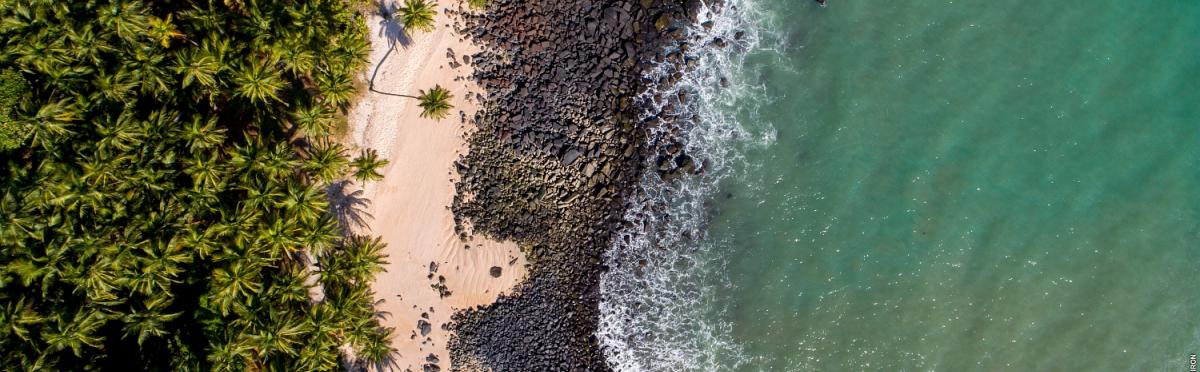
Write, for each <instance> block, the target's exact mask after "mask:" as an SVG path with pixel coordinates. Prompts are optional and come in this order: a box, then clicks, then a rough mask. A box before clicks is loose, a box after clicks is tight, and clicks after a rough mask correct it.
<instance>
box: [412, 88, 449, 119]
mask: <svg viewBox="0 0 1200 372" xmlns="http://www.w3.org/2000/svg"><path fill="white" fill-rule="evenodd" d="M452 98H454V96H453V95H451V94H450V91H449V90H447V89H446V88H442V86H441V85H434V86H433V88H431V89H429V90H422V91H421V94H420V95H418V96H417V100H418V101H420V103H418V104H417V105H418V106H421V117H423V118H431V119H435V120H441V119H445V118H446V117H447V116H450V109H453V108H454V106H453V105H451V104H450V99H452Z"/></svg>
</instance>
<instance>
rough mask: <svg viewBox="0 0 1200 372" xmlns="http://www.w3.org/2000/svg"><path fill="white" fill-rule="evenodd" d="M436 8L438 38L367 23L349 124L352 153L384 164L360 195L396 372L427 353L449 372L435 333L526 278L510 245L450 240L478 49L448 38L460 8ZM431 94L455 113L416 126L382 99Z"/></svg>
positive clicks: (414, 115) (404, 102)
mask: <svg viewBox="0 0 1200 372" xmlns="http://www.w3.org/2000/svg"><path fill="white" fill-rule="evenodd" d="M440 5H441V8H439V11H438V16H437V29H436V30H435V31H433V32H429V33H420V32H415V33H412V34H411V35H407V36H402V32H401V30H400V26H399V25H398V24H396V23H395V22H394V21H390V20H385V19H383V18H381V17H380V16H379V15H372V16H371V17H370V19H368V21H367V22H368V25H369V26H370V28H371V43H372V46H373V48H372V49H373V50H372V52H371V55H370V60H369V68H368V69H367V71H366V72H365V73H364V74H365V76H364V79H367V80H369V79H371V77H372V75H373V76H374V91H369V92H364V93H363V94H362V96H360V99H359V101H358V102H356V104H355V105H354V106H353V107H352V109H351V110H350V113H349V116H348V121H349V123H348V125H349V133H348V134H347V137H348V138H347V142H349V145H351V146H353V147H355V148H356V149H355V150H354V151H355V153H357V151H358V150H357V149H358V148H373V149H375V150H376V151H378V152H379V154H380V156H381V157H383V158H386V159H388V160H389V162H390V163H389V165H388V166H387V167H386V168H385V169H384V170H383V174H384V179H383V180H381V181H377V182H371V183H368V184H366V185H364V186H363V187H362V191H363V194H362V197H364V198H366V199H367V200H369V201H370V203H369V207H368V208H367V210H366V212H367V216H365V224H366V225H365V226H362V227H361V232H363V233H368V234H373V235H378V236H381V237H382V239H383V241H384V242H385V243H387V250H386V253H387V255H388V258H387V261H388V265H387V266H386V269H387V272H385V273H381V274H379V275H378V276H376V278H375V285H374V288H375V292H376V296H377V299H378V300H380V301H382V302H381V303H380V304H379V310H380V311H383V312H385V313H386V314H387V315H386V316H385V318H384V321H383V323H384V326H387V327H392V328H394V329H395V336H396V337H395V339H394V341H393V345H394V346H395V347H396V349H397V350H398V351H399V355H398V356H397V360H396V361H397V363H396V365H395V367H394V368H395V370H400V371H403V370H406V369H407V370H414V371H419V370H422V366H423V365H425V364H427V363H430V362H432V361H433V360H434V359H433V358H430V357H429V356H430V355H431V354H432V355H433V356H434V357H435V358H436V360H437V362H436V364H438V365H439V366H440V367H441V368H443V369H446V368H448V367H450V366H449V364H450V359H449V354H448V351H447V349H446V344H447V341H448V339H449V334H448V333H449V332H447V331H446V330H444V329H443V328H442V326H443V325H444V324H446V323H448V322H449V321H450V317H451V315H453V313H454V312H455V311H456V310H459V309H465V308H470V307H474V306H478V305H484V304H488V303H491V302H492V301H494V300H495V299H496V298H497V296H499V295H500V294H501V293H503V292H505V291H508V290H510V289H511V288H512V287H513V286H514V285H515V284H516V283H518V282H519V281H520V280H521V279H522V278H523V277H524V275H525V259H524V257H523V255H522V254H521V252H520V251H519V249H518V248H517V246H516V244H515V243H513V242H498V241H493V240H489V239H486V238H484V237H482V236H473V237H470V238H469V239H468V240H466V241H464V240H461V239H460V238H459V236H458V235H456V234H455V229H454V218H453V215H452V213H451V211H450V208H449V206H450V204H451V201H452V199H453V197H454V194H455V190H454V181H455V178H456V177H457V175H456V173H455V172H454V165H453V164H454V161H455V159H457V158H458V157H459V155H460V154H463V153H465V151H466V149H467V145H466V141H465V134H466V133H467V131H469V130H470V129H471V127H472V126H471V125H470V124H464V123H463V121H462V118H463V117H466V118H470V117H472V116H473V114H474V110H475V107H474V103H473V102H471V101H473V100H468V99H467V98H466V97H468V96H474V95H475V92H476V88H475V87H474V85H473V84H472V83H470V82H469V81H468V79H466V77H467V76H469V75H470V72H471V71H470V66H469V65H467V64H463V59H462V56H464V55H470V54H471V53H473V52H474V50H475V48H474V47H473V46H471V45H470V43H469V42H468V41H464V40H463V39H462V37H461V36H460V35H458V34H457V33H456V32H455V31H454V27H453V17H451V16H449V15H447V12H446V10H447V9H446V8H447V7H450V8H457V7H458V4H457V2H454V3H451V2H450V1H449V0H443V1H442V2H441V3H440ZM389 49H391V53H390V54H389V53H388V51H389ZM450 50H452V51H453V56H454V58H456V61H457V63H455V64H454V65H453V66H452V64H451V62H452V59H451V57H450V56H449V55H448V51H450ZM385 56H386V59H385ZM381 60H383V63H382V64H381V63H380V61H381ZM459 64H461V65H459ZM376 66H378V68H376ZM455 66H457V67H455ZM434 85H441V86H443V87H445V88H447V89H449V90H450V91H451V92H452V94H453V95H454V99H453V100H452V103H453V105H454V107H455V108H454V109H453V110H452V114H451V115H450V116H449V117H447V118H446V119H443V120H441V121H435V120H433V119H427V118H421V117H419V114H420V111H421V109H420V107H418V106H417V100H416V99H412V98H405V97H398V96H393V95H389V93H391V94H406V95H417V94H418V91H419V90H421V89H429V88H431V87H433V86H434ZM494 268H499V271H500V273H499V277H495V276H493V274H495V273H494V272H493V271H494V270H495V269H494ZM442 286H444V287H442ZM438 287H442V288H444V290H443V289H439V288H438ZM447 291H448V293H449V295H448V296H444V294H446V292H447ZM426 324H427V325H426Z"/></svg>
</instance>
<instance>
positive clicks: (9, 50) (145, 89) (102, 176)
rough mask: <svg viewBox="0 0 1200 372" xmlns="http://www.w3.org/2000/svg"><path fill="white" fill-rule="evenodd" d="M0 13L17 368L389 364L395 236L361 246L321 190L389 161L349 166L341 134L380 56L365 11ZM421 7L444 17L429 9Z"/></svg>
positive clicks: (119, 4) (1, 222) (7, 358)
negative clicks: (386, 259)
mask: <svg viewBox="0 0 1200 372" xmlns="http://www.w3.org/2000/svg"><path fill="white" fill-rule="evenodd" d="M0 3H5V4H10V3H11V5H12V6H8V5H4V6H0V20H2V21H0V23H2V24H3V26H0V40H3V41H4V42H0V66H3V68H0V71H2V72H0V147H3V149H0V151H2V152H4V153H3V154H0V361H3V362H2V363H3V365H4V366H5V367H6V368H5V369H6V370H7V369H13V370H58V369H69V370H103V369H111V368H112V366H116V365H128V366H136V367H137V368H139V369H150V370H266V369H271V370H288V371H296V370H301V371H308V370H332V369H336V368H338V367H339V362H340V359H341V358H343V356H342V351H343V350H344V349H345V348H346V347H349V348H350V349H354V350H353V353H354V354H356V355H362V356H364V358H367V359H369V360H372V361H377V360H381V358H383V355H386V351H387V348H388V346H389V344H388V343H387V342H386V338H387V337H386V335H387V334H388V331H387V330H386V329H385V328H383V327H382V326H381V325H380V324H379V323H378V321H376V316H377V311H378V310H377V303H376V302H375V297H376V296H375V295H374V293H372V292H371V289H370V283H371V281H372V276H373V274H375V273H378V272H379V270H380V269H381V267H382V266H381V265H382V262H383V256H382V254H381V252H382V250H381V244H379V243H378V241H376V240H372V239H371V238H369V237H357V238H350V237H346V236H345V235H344V234H345V231H346V228H345V227H344V226H343V225H342V224H340V223H339V220H338V215H337V214H334V213H332V211H331V209H333V208H335V207H334V206H332V205H331V203H330V200H331V196H330V194H327V193H326V188H327V184H328V183H329V182H342V181H341V180H342V179H343V178H345V177H346V176H347V175H348V174H349V173H350V172H351V171H354V173H355V174H356V176H358V177H366V178H371V177H376V175H377V174H378V170H379V168H380V167H382V166H383V165H382V164H384V161H382V160H380V159H379V158H378V155H376V154H365V153H364V154H363V156H360V157H359V159H355V160H356V162H355V164H354V166H355V168H354V169H351V168H349V166H350V159H348V158H347V154H346V151H345V149H344V148H343V147H341V145H339V144H336V143H334V142H332V141H330V138H329V136H330V133H329V132H330V131H331V130H332V129H333V127H334V125H335V124H336V122H337V121H336V120H337V119H336V115H337V114H336V112H335V110H336V109H337V108H339V107H342V106H344V105H345V103H346V102H348V101H349V100H350V98H351V97H353V95H354V90H355V87H354V84H353V81H354V80H353V77H354V76H355V75H356V74H357V73H359V72H358V71H359V69H361V68H362V67H363V66H364V65H365V64H366V61H365V60H364V58H365V57H364V56H365V55H366V52H367V51H368V50H369V44H368V43H367V40H368V38H367V27H365V26H366V25H365V24H363V23H362V19H363V17H362V14H361V13H360V11H359V10H358V7H355V6H353V5H350V4H348V3H347V2H343V1H317V2H305V3H304V4H302V5H300V6H296V5H295V4H293V3H294V2H270V1H267V2H263V1H243V0H223V1H217V2H215V4H212V6H205V7H194V8H192V9H188V10H186V11H183V13H180V10H181V9H179V7H178V6H175V5H172V4H173V3H172V2H161V1H159V2H155V1H139V0H108V1H102V2H100V3H102V4H95V2H85V1H23V2H17V3H12V2H4V1H3V0H0ZM176 5H177V4H176ZM407 8H408V9H411V10H413V12H410V13H411V15H413V17H410V18H412V19H413V20H417V21H419V20H420V19H421V17H420V15H421V14H424V15H425V16H424V19H425V20H426V21H427V22H426V24H427V25H432V22H431V21H432V20H433V18H434V17H433V16H432V15H433V14H435V13H433V12H432V11H433V4H432V2H431V1H421V2H410V4H409V6H408V7H407ZM421 9H424V10H423V11H421ZM172 14H174V15H184V14H186V17H185V16H181V17H180V18H179V19H175V18H174V17H173V16H172ZM160 17H161V18H160ZM296 20H303V22H297V21H296ZM419 23H420V22H418V23H416V24H414V26H413V27H412V29H413V30H418V29H420V27H417V26H418V25H419ZM183 32H186V33H187V35H186V36H184V35H183V34H182V33H183ZM414 98H416V97H414ZM5 140H7V141H5ZM357 200H359V202H358V203H363V202H362V201H361V200H362V199H361V198H359V199H357ZM356 205H358V204H356ZM310 257H311V258H313V259H315V260H319V261H320V262H319V264H320V265H321V266H320V267H321V269H322V270H323V271H322V275H321V276H320V277H319V278H318V279H319V280H320V281H319V283H320V284H322V285H324V287H325V288H323V289H327V291H326V292H325V293H327V294H328V295H327V296H326V297H325V298H324V301H323V302H316V301H315V300H314V299H313V298H310V297H311V296H312V295H311V293H310V292H311V291H310V290H309V287H310V286H311V285H313V283H312V280H313V279H312V278H313V275H312V274H313V272H314V270H313V269H310V268H309V266H308V265H307V262H305V259H306V258H310ZM326 268H328V270H325V269H326ZM317 313H319V314H317ZM135 341H136V342H135Z"/></svg>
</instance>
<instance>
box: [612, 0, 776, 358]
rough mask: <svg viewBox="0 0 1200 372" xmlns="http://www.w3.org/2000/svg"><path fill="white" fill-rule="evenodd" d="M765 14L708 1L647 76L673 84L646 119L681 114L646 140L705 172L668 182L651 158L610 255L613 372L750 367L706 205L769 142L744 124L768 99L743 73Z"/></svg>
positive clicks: (651, 95)
mask: <svg viewBox="0 0 1200 372" xmlns="http://www.w3.org/2000/svg"><path fill="white" fill-rule="evenodd" d="M762 19H763V18H762V17H761V15H760V14H757V13H756V12H755V11H754V9H753V4H751V3H749V2H748V1H744V0H730V1H724V2H719V3H717V4H711V5H706V6H705V7H703V8H702V9H701V11H700V12H699V14H698V16H697V22H695V23H694V24H692V25H691V26H689V28H688V29H687V34H688V39H687V40H688V44H690V45H691V46H692V47H691V48H681V50H679V52H682V53H683V59H682V61H679V60H676V61H671V60H670V59H668V60H667V61H664V62H663V63H661V64H660V65H659V67H658V68H656V69H653V70H652V71H650V72H649V74H648V76H647V79H646V80H648V81H656V82H670V81H672V80H675V81H674V82H673V83H668V84H664V85H658V86H655V85H653V84H652V85H651V86H650V88H649V89H647V90H646V91H645V92H644V93H643V94H642V95H641V97H640V98H639V99H640V100H641V101H642V102H643V103H644V104H646V105H647V106H649V107H651V108H653V109H652V110H650V111H649V112H648V113H647V114H646V116H647V118H648V119H653V115H657V113H660V112H664V111H665V112H667V114H666V115H672V116H673V120H668V121H666V124H665V125H659V126H655V127H652V128H650V131H651V133H650V134H649V136H648V137H649V138H650V141H652V143H653V142H654V141H657V140H661V139H664V138H669V139H670V140H673V141H678V142H679V143H682V144H683V145H684V146H683V153H685V154H690V156H691V157H692V158H694V159H696V161H698V162H700V165H699V166H698V167H699V171H698V172H697V173H698V174H697V175H694V176H685V177H683V178H681V179H676V180H670V179H667V180H664V178H663V177H662V175H661V174H660V173H659V172H658V169H659V168H658V164H655V163H656V160H655V159H653V158H652V159H648V160H647V161H648V162H649V164H647V171H646V173H645V174H644V175H643V178H642V182H641V185H640V187H639V189H638V190H637V193H638V194H637V195H635V196H633V197H631V198H630V201H631V203H632V205H633V206H632V208H630V209H629V211H628V212H627V213H626V215H625V219H626V222H627V227H626V228H625V229H623V230H622V231H621V232H620V234H619V235H618V236H617V237H616V239H614V243H613V246H612V248H611V249H610V250H609V252H608V253H607V254H606V257H605V262H606V264H607V265H608V266H609V268H610V269H609V270H608V271H607V272H606V273H605V274H604V275H603V277H602V279H601V283H600V287H601V294H602V297H603V299H602V301H601V304H600V311H601V322H600V329H599V332H598V333H599V334H598V336H599V337H600V340H601V344H602V345H603V347H604V352H605V356H606V359H607V360H608V362H609V365H610V366H611V367H612V368H613V369H615V370H618V371H641V370H653V371H675V370H717V369H721V368H736V366H738V365H743V364H745V363H747V362H749V361H748V360H747V358H746V357H745V356H744V354H743V352H742V350H741V346H740V345H738V344H737V343H736V342H735V341H734V340H733V338H732V335H731V328H730V324H729V323H728V322H726V321H724V320H723V317H722V314H723V313H724V311H725V310H724V309H725V307H724V306H723V305H722V302H721V301H719V300H718V299H717V289H718V288H719V287H721V286H728V285H729V284H728V278H727V276H726V274H725V269H724V261H725V259H724V257H726V255H727V254H728V252H723V251H722V250H724V249H726V248H727V246H726V245H724V244H722V242H720V241H711V240H710V239H709V238H708V236H707V232H706V230H707V229H706V224H707V221H708V220H709V217H708V216H709V211H708V210H707V209H708V208H707V206H706V203H707V201H708V200H710V199H711V198H712V197H714V195H715V194H716V192H717V190H718V183H719V182H720V181H721V180H722V179H726V178H728V177H730V176H731V175H734V170H735V169H739V168H740V167H741V165H740V163H741V153H742V148H744V147H746V146H764V145H768V144H770V143H771V142H773V134H772V133H773V131H772V130H770V129H769V123H758V124H757V125H760V126H762V125H765V126H767V127H768V129H767V130H748V129H747V126H746V125H744V123H742V122H740V121H739V116H742V117H745V116H750V117H753V114H754V112H755V111H756V108H757V106H756V105H761V104H763V103H764V102H765V101H766V100H765V99H764V97H762V95H763V89H762V84H761V83H756V82H751V81H752V78H751V77H749V75H751V74H750V73H749V71H743V66H744V65H743V59H744V58H745V57H746V55H747V54H749V53H750V52H752V51H755V50H757V49H760V48H761V46H760V45H759V43H760V37H761V36H762V35H761V34H763V33H764V30H763V29H761V27H760V24H759V22H764V21H762ZM672 52H675V51H672ZM679 62H682V63H683V64H685V65H689V66H691V67H690V68H687V69H685V71H684V73H683V75H682V76H681V77H679V78H678V79H662V77H664V76H670V75H671V74H674V73H675V71H677V70H679V68H680V67H681V66H680V65H678V64H673V63H679ZM663 97H667V98H666V99H663ZM677 97H687V98H685V99H683V100H682V101H681V100H678V99H676V98H677ZM739 113H742V114H744V115H738V114H739ZM755 132H762V133H766V134H764V135H760V136H754V135H752V133H755Z"/></svg>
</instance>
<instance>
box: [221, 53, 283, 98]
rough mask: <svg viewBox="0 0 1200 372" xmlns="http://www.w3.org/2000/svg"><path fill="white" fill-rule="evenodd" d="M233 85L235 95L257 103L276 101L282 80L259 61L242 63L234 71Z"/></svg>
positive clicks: (263, 62)
mask: <svg viewBox="0 0 1200 372" xmlns="http://www.w3.org/2000/svg"><path fill="white" fill-rule="evenodd" d="M272 65H273V64H272ZM233 84H234V86H235V88H234V94H235V95H237V96H239V97H243V98H246V99H249V100H250V101H251V102H258V103H265V102H266V101H267V100H268V99H271V100H275V101H278V100H279V95H278V94H279V90H280V89H283V86H284V82H283V78H282V77H280V76H279V74H278V73H277V72H275V71H274V69H273V68H270V67H268V63H267V61H264V60H261V59H256V60H253V61H250V62H246V63H242V64H241V66H239V68H238V70H237V71H234V74H233Z"/></svg>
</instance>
